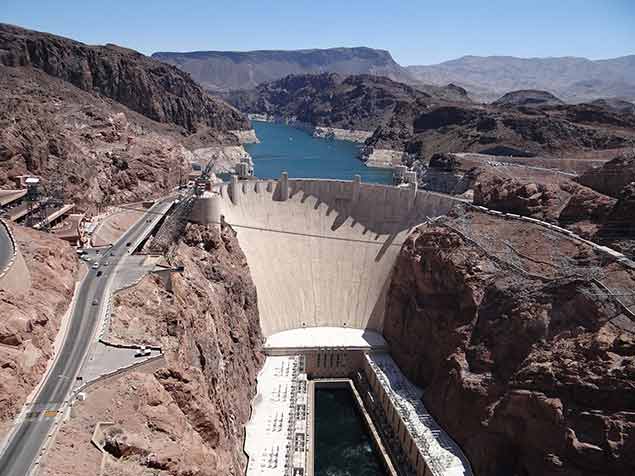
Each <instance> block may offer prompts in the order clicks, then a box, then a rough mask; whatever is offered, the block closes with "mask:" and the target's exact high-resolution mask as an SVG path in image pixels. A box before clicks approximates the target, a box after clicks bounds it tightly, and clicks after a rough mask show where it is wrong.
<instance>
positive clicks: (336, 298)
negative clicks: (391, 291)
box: [216, 176, 458, 337]
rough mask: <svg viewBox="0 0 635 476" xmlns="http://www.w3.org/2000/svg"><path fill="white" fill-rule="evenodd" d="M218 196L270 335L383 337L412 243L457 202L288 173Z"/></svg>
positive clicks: (223, 189) (229, 187)
mask: <svg viewBox="0 0 635 476" xmlns="http://www.w3.org/2000/svg"><path fill="white" fill-rule="evenodd" d="M216 190H217V191H218V192H219V193H220V197H221V198H220V201H221V203H220V213H221V214H222V215H223V217H224V220H225V221H226V222H227V223H228V224H230V225H231V226H232V227H233V228H234V229H235V231H236V232H237V238H238V242H239V243H240V246H241V248H242V250H243V252H244V253H245V256H246V257H247V262H248V265H249V268H250V272H251V275H252V278H253V280H254V283H255V285H256V289H257V291H258V309H259V313H260V322H261V327H262V332H263V335H264V336H265V337H270V336H272V335H273V334H276V333H279V332H282V331H287V330H290V329H300V328H312V327H336V328H351V329H358V330H363V331H375V332H377V333H381V331H382V329H383V320H384V305H385V297H386V292H387V288H388V285H389V279H390V274H391V271H392V268H393V266H394V263H395V261H396V258H397V255H398V254H399V251H400V249H401V246H402V244H403V242H404V240H405V238H406V237H407V235H408V234H409V232H410V230H411V229H412V228H413V227H414V226H416V225H418V224H420V223H422V222H423V221H425V220H426V219H427V218H430V217H436V216H439V215H444V214H446V213H447V212H448V211H449V210H450V208H452V207H453V206H454V205H455V204H456V203H457V202H458V200H456V199H453V198H452V197H448V196H443V195H438V194H434V193H430V192H422V191H417V190H416V187H414V186H411V187H410V188H403V187H401V188H400V187H392V186H386V185H377V184H365V183H361V182H360V181H359V180H354V181H340V180H319V179H292V180H287V179H286V177H285V176H283V177H282V178H281V179H280V180H278V181H255V180H254V181H241V182H238V181H235V182H233V183H231V184H222V185H220V186H217V188H216Z"/></svg>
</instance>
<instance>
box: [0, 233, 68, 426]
mask: <svg viewBox="0 0 635 476" xmlns="http://www.w3.org/2000/svg"><path fill="white" fill-rule="evenodd" d="M13 232H14V234H15V238H16V241H17V243H18V246H19V248H20V251H21V253H22V256H23V257H24V260H25V262H26V265H27V268H28V269H29V274H30V286H27V287H25V288H23V289H21V290H20V291H18V292H16V291H14V290H12V291H10V292H9V291H5V290H2V289H0V316H2V319H0V434H3V433H4V431H6V429H7V424H8V423H9V422H10V421H11V420H12V419H13V418H14V417H15V416H16V414H17V413H18V412H19V411H20V409H21V407H22V405H23V404H24V402H25V401H26V398H27V396H28V395H29V393H31V391H32V390H33V388H34V387H35V385H37V384H38V383H39V381H40V378H41V376H42V374H43V372H44V370H45V369H46V366H47V362H48V360H49V358H50V357H51V356H52V354H53V342H54V341H55V337H56V335H57V332H58V330H59V328H60V323H61V321H62V316H63V315H64V314H65V312H66V311H67V309H68V307H69V304H70V302H71V298H72V296H73V291H74V288H75V282H76V280H77V279H78V278H79V261H78V260H77V255H76V254H75V252H74V250H73V249H72V248H71V247H70V245H69V244H68V243H66V242H64V241H62V240H58V239H57V238H52V237H51V236H50V235H47V234H46V233H42V232H38V231H35V230H31V229H27V228H22V227H14V228H13Z"/></svg>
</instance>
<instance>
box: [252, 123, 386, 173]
mask: <svg viewBox="0 0 635 476" xmlns="http://www.w3.org/2000/svg"><path fill="white" fill-rule="evenodd" d="M252 125H253V128H254V130H255V131H256V135H257V136H258V139H259V140H260V143H259V144H246V145H245V149H246V150H247V152H249V154H250V155H251V157H252V158H253V160H254V174H255V175H256V177H258V178H262V179H277V178H279V177H280V172H282V171H284V170H286V171H287V172H288V173H289V178H323V179H340V180H352V179H353V176H354V175H361V177H362V181H363V182H371V183H382V184H392V171H390V170H386V169H375V168H369V167H366V166H365V165H364V163H363V162H362V161H360V160H359V159H358V156H359V148H360V146H359V144H355V143H353V142H349V141H343V140H335V139H319V138H316V137H313V136H312V135H311V134H309V133H307V132H306V131H303V130H300V129H296V128H294V127H291V126H288V125H286V124H278V123H271V122H262V121H252Z"/></svg>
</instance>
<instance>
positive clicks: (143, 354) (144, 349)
mask: <svg viewBox="0 0 635 476" xmlns="http://www.w3.org/2000/svg"><path fill="white" fill-rule="evenodd" d="M151 353H152V350H150V349H148V348H147V347H146V346H145V345H142V346H141V348H140V349H139V350H138V351H137V352H136V353H135V357H146V356H148V355H150V354H151Z"/></svg>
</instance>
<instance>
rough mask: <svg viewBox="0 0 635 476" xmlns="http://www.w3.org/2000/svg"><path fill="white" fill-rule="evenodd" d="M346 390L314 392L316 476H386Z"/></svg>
mask: <svg viewBox="0 0 635 476" xmlns="http://www.w3.org/2000/svg"><path fill="white" fill-rule="evenodd" d="M355 405H356V403H355V400H354V399H353V395H352V394H351V391H350V390H349V389H347V388H342V389H340V388H337V389H333V388H328V389H327V388H316V390H315V476H386V472H385V471H384V469H383V466H382V463H381V461H380V460H379V457H378V456H377V453H376V452H375V450H374V448H373V445H372V442H371V439H370V436H369V435H368V433H367V431H366V428H365V427H364V424H363V423H362V420H361V418H360V415H359V413H358V410H357V408H356V406H355Z"/></svg>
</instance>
